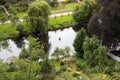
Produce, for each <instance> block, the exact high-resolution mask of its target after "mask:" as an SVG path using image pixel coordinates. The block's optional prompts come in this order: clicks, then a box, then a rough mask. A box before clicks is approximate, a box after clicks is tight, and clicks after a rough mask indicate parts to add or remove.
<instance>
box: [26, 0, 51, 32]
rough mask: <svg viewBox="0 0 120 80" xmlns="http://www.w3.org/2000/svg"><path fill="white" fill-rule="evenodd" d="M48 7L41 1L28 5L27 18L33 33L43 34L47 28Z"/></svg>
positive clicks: (37, 0)
mask: <svg viewBox="0 0 120 80" xmlns="http://www.w3.org/2000/svg"><path fill="white" fill-rule="evenodd" d="M49 14H50V8H49V5H48V4H47V3H46V2H45V1H43V0H36V1H35V2H33V3H32V4H30V5H29V9H28V17H29V21H30V24H31V26H32V30H33V33H43V32H45V31H46V30H47V28H48V19H49V18H48V16H49Z"/></svg>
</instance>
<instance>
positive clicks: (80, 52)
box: [73, 28, 87, 58]
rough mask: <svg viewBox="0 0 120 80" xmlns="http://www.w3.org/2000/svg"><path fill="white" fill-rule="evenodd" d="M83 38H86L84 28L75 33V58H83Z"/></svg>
mask: <svg viewBox="0 0 120 80" xmlns="http://www.w3.org/2000/svg"><path fill="white" fill-rule="evenodd" d="M85 37H87V32H86V30H85V29H84V28H82V29H81V30H80V31H79V32H78V33H77V35H76V38H75V40H74V43H73V46H74V48H75V51H76V57H77V58H83V54H84V51H83V48H82V45H83V42H84V41H85Z"/></svg>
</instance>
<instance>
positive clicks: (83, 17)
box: [73, 0, 99, 24]
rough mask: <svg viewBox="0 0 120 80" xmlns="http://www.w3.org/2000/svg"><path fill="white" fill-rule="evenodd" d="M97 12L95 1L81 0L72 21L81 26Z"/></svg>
mask: <svg viewBox="0 0 120 80" xmlns="http://www.w3.org/2000/svg"><path fill="white" fill-rule="evenodd" d="M98 10H99V6H98V5H97V3H96V2H95V0H83V1H82V2H81V3H80V6H77V7H76V9H75V10H74V13H73V18H74V20H75V21H76V22H77V23H79V24H81V23H87V22H88V21H89V19H90V17H91V16H92V15H93V14H94V13H96V12H97V11H98Z"/></svg>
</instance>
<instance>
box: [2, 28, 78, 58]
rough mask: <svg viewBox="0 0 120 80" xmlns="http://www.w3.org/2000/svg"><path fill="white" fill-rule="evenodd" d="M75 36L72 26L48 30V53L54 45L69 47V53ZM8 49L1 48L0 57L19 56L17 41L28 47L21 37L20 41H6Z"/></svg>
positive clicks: (52, 50) (19, 49)
mask: <svg viewBox="0 0 120 80" xmlns="http://www.w3.org/2000/svg"><path fill="white" fill-rule="evenodd" d="M75 36H76V32H75V31H74V30H73V29H72V28H66V29H63V30H56V31H49V32H48V42H49V44H50V46H49V53H50V54H52V53H53V52H54V50H55V48H56V47H59V48H65V47H66V46H68V47H70V49H71V51H70V52H71V53H74V48H73V40H74V38H75ZM7 42H8V44H9V46H8V49H9V50H8V49H2V50H1V51H0V59H3V60H7V59H8V58H9V57H12V56H16V57H18V56H19V53H20V52H21V50H22V48H21V47H20V46H19V45H18V44H19V43H21V42H22V43H25V46H26V48H27V47H28V43H29V42H28V41H27V40H26V39H23V40H22V41H20V42H17V43H16V42H15V41H13V40H11V39H9V40H8V41H7Z"/></svg>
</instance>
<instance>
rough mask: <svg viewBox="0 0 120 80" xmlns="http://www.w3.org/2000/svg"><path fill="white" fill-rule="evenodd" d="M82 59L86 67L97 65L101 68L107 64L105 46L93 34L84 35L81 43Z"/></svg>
mask: <svg viewBox="0 0 120 80" xmlns="http://www.w3.org/2000/svg"><path fill="white" fill-rule="evenodd" d="M83 50H84V61H85V63H86V64H87V67H96V66H99V68H100V69H101V70H103V69H104V66H106V65H108V58H107V55H106V53H107V48H106V47H105V46H101V45H100V43H99V40H98V39H97V38H96V37H95V36H94V37H92V38H88V37H86V39H85V42H84V43H83Z"/></svg>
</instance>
